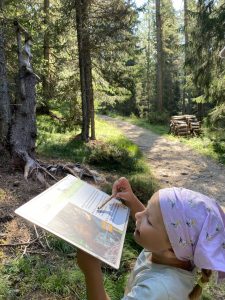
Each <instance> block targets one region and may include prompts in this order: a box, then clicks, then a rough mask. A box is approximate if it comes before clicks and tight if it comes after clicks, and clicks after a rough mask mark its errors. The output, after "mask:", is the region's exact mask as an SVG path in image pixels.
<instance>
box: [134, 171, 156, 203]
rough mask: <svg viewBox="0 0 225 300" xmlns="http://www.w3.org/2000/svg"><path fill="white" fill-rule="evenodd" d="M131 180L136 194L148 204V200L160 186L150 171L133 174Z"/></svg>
mask: <svg viewBox="0 0 225 300" xmlns="http://www.w3.org/2000/svg"><path fill="white" fill-rule="evenodd" d="M129 180H130V183H131V186H132V188H133V190H134V192H135V194H136V195H137V197H138V198H139V199H141V201H142V202H143V203H144V204H147V201H148V200H149V199H150V198H151V196H152V195H153V193H154V192H156V191H157V190H158V188H159V185H158V184H157V182H156V180H155V179H154V178H153V176H152V174H151V173H150V171H148V172H146V173H143V174H135V175H132V176H130V177H129Z"/></svg>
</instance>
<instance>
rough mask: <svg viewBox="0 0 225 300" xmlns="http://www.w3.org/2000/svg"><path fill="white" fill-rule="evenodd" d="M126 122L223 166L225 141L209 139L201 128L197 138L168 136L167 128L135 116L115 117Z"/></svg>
mask: <svg viewBox="0 0 225 300" xmlns="http://www.w3.org/2000/svg"><path fill="white" fill-rule="evenodd" d="M117 118H119V119H123V120H125V121H128V122H130V123H132V124H134V125H137V126H140V127H142V128H145V129H148V130H150V131H152V132H154V133H156V134H159V135H162V136H164V137H165V138H168V139H171V140H176V141H177V140H178V141H180V142H181V143H184V144H186V145H188V146H189V147H190V148H192V149H194V150H196V151H197V152H198V153H200V154H202V155H205V156H208V157H211V158H213V159H215V160H216V161H218V162H220V163H222V164H225V141H223V140H218V139H216V138H211V136H209V135H208V130H207V129H205V128H203V133H202V135H200V136H197V137H190V136H188V137H178V136H174V135H171V134H169V126H166V125H155V124H151V123H149V122H148V120H146V119H140V118H137V117H135V116H132V117H129V118H128V117H117Z"/></svg>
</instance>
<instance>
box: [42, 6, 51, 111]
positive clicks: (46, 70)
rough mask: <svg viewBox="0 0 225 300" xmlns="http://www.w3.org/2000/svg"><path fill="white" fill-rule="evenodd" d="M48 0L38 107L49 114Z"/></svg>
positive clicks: (45, 8)
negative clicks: (40, 98)
mask: <svg viewBox="0 0 225 300" xmlns="http://www.w3.org/2000/svg"><path fill="white" fill-rule="evenodd" d="M49 2H50V1H49V0H44V24H45V26H46V28H45V33H44V64H45V66H44V74H43V76H42V87H43V97H44V99H43V100H44V101H43V104H42V107H41V108H40V109H39V110H40V111H42V112H43V113H46V114H49V105H48V101H49V99H50V87H49V59H50V47H49V29H48V26H49V4H50V3H49Z"/></svg>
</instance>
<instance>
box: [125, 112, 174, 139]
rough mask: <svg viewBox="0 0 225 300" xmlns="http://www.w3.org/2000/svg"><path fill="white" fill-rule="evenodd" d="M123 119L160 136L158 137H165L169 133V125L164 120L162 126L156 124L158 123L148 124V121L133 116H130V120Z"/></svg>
mask: <svg viewBox="0 0 225 300" xmlns="http://www.w3.org/2000/svg"><path fill="white" fill-rule="evenodd" d="M166 117H167V116H166ZM123 119H124V120H127V121H128V122H131V123H132V124H135V125H137V126H140V127H142V128H146V129H149V130H151V131H153V132H155V133H157V134H160V135H165V134H167V133H168V132H169V126H168V124H169V123H168V122H166V120H162V121H163V124H164V125H162V124H158V123H153V122H149V120H148V119H144V118H137V117H134V116H132V117H130V118H123ZM165 124H166V125H165Z"/></svg>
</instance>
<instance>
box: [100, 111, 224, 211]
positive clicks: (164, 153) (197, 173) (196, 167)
mask: <svg viewBox="0 0 225 300" xmlns="http://www.w3.org/2000/svg"><path fill="white" fill-rule="evenodd" d="M102 118H103V119H104V120H105V121H108V122H110V123H111V124H112V123H113V124H114V125H115V126H117V127H118V128H119V129H120V130H121V131H122V132H123V133H124V135H125V136H126V137H127V138H128V139H130V140H132V141H133V142H134V143H135V144H137V145H138V146H139V147H140V149H141V150H142V152H143V153H144V155H145V157H146V160H147V162H149V164H150V167H151V170H152V173H153V175H154V177H156V179H157V180H158V181H159V184H160V185H161V186H162V187H170V186H177V187H185V188H189V189H192V190H195V191H197V192H201V193H203V194H205V195H208V196H210V197H213V198H215V199H217V200H218V202H219V203H220V204H221V205H223V206H225V193H224V191H225V165H223V164H220V163H218V162H216V161H214V160H212V159H211V158H209V157H206V156H202V155H200V154H198V153H197V152H196V151H194V150H192V149H191V148H189V147H188V146H186V145H184V144H182V143H180V142H179V141H173V140H170V139H167V138H164V137H162V136H159V135H157V134H155V133H153V132H151V131H149V130H147V129H144V128H141V127H139V126H136V125H132V124H130V123H128V122H125V121H121V120H118V119H114V118H111V117H108V116H102Z"/></svg>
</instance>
